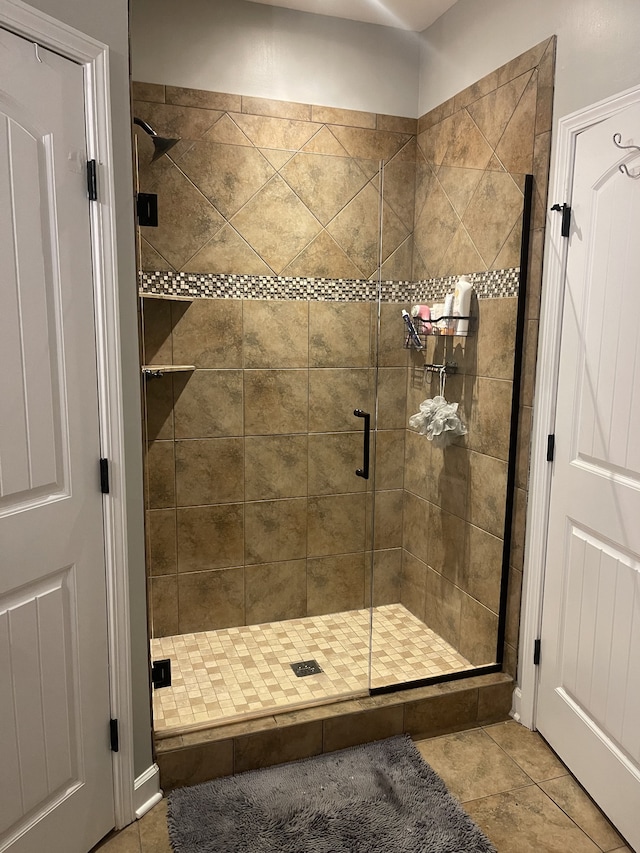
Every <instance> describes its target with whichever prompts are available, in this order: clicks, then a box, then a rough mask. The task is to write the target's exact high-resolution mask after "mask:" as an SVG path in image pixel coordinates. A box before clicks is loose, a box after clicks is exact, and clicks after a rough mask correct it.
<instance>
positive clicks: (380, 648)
mask: <svg viewBox="0 0 640 853" xmlns="http://www.w3.org/2000/svg"><path fill="white" fill-rule="evenodd" d="M370 619H371V616H370V612H369V610H350V611H345V612H343V613H333V614H330V615H327V616H312V617H306V618H301V619H289V620H287V621H286V622H269V623H267V624H264V625H249V626H246V627H241V628H225V629H224V630H219V631H203V632H201V633H198V634H183V635H180V636H175V637H160V638H157V639H154V640H152V641H151V657H152V660H159V659H163V658H171V668H172V685H171V687H162V688H160V689H159V690H155V691H154V695H153V716H154V730H155V733H156V736H157V737H162V736H163V735H164V736H165V737H167V736H169V735H176V734H180V733H183V732H187V731H193V730H195V729H198V728H205V727H206V728H209V727H210V726H211V725H212V724H214V725H215V724H224V723H229V722H233V721H234V720H246V719H250V718H252V717H260V716H264V715H269V714H272V713H273V712H274V710H278V709H283V708H287V709H294V708H301V707H307V706H309V705H318V704H324V703H325V702H326V701H327V700H330V699H345V698H348V697H350V696H358V695H366V693H367V691H368V689H369V628H370ZM309 659H315V660H317V661H318V663H319V664H320V666H321V668H322V670H323V671H322V673H321V674H319V675H313V676H305V677H303V678H298V677H297V676H296V675H295V674H294V673H293V670H292V669H291V667H290V664H291V663H295V662H297V661H303V660H309ZM470 667H471V664H470V663H469V661H468V660H466V659H465V658H463V657H462V656H461V655H459V654H458V652H456V650H455V649H454V648H453V646H450V645H449V644H448V643H447V642H445V641H444V640H443V639H442V637H440V636H439V635H438V634H436V633H435V632H434V631H432V630H431V629H430V628H428V627H427V626H426V625H424V624H423V623H422V622H421V621H420V620H419V619H417V618H416V617H415V616H414V615H413V614H412V613H410V612H409V611H408V610H407V609H406V608H405V607H403V606H402V605H401V604H389V605H385V606H382V607H375V608H374V612H373V643H372V658H371V686H372V687H383V686H385V685H388V684H398V683H401V682H404V681H412V680H414V679H419V678H429V677H431V676H435V675H442V674H444V673H448V672H453V671H455V670H462V669H468V668H470Z"/></svg>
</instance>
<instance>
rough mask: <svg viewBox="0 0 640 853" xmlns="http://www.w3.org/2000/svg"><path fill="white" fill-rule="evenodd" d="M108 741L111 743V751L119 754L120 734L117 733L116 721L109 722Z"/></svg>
mask: <svg viewBox="0 0 640 853" xmlns="http://www.w3.org/2000/svg"><path fill="white" fill-rule="evenodd" d="M109 739H110V741H111V751H112V752H120V732H119V731H118V721H117V720H109Z"/></svg>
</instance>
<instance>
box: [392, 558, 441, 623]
mask: <svg viewBox="0 0 640 853" xmlns="http://www.w3.org/2000/svg"><path fill="white" fill-rule="evenodd" d="M427 571H428V570H427V567H426V565H425V564H424V563H423V562H421V561H420V560H418V559H417V558H416V557H414V556H413V554H410V553H409V552H408V551H406V550H404V549H403V551H402V574H401V579H400V602H401V604H404V606H405V607H406V608H407V610H409V611H410V612H411V613H413V615H414V616H416V617H417V618H418V619H421V620H424V621H426V623H427V624H429V621H428V619H427V620H425V598H426V590H427ZM429 627H431V626H430V625H429ZM434 630H435V629H434Z"/></svg>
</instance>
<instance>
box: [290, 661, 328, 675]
mask: <svg viewBox="0 0 640 853" xmlns="http://www.w3.org/2000/svg"><path fill="white" fill-rule="evenodd" d="M290 666H291V669H292V670H293V671H294V672H295V674H296V675H297V676H298V678H304V676H305V675H317V674H318V673H319V672H322V667H321V666H320V664H319V663H318V661H317V660H301V661H300V662H299V663H292V664H290Z"/></svg>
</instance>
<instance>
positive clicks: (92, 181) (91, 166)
mask: <svg viewBox="0 0 640 853" xmlns="http://www.w3.org/2000/svg"><path fill="white" fill-rule="evenodd" d="M87 192H88V193H89V201H98V167H97V166H96V161H95V160H87Z"/></svg>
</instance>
